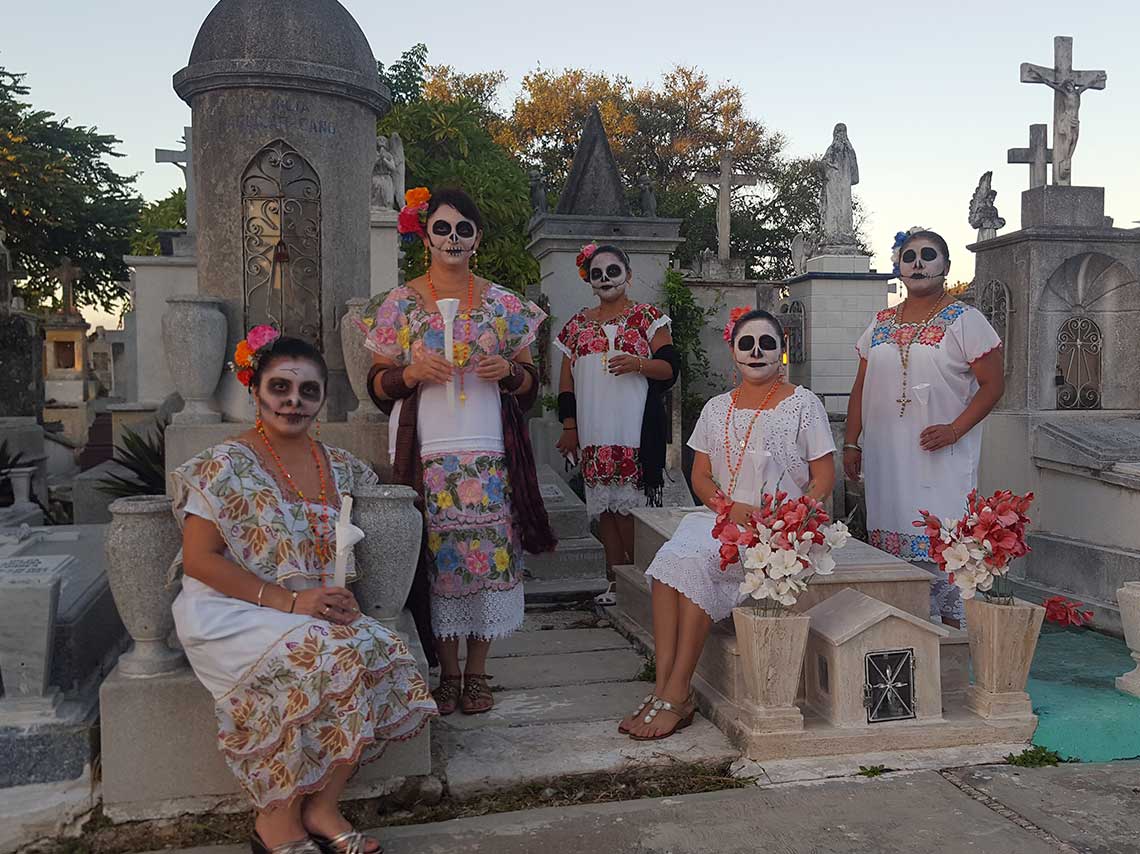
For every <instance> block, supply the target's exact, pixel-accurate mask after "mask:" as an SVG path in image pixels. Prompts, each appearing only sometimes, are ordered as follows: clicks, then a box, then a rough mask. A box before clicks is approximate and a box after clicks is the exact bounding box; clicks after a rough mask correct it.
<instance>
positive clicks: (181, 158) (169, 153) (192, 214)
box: [154, 127, 198, 234]
mask: <svg viewBox="0 0 1140 854" xmlns="http://www.w3.org/2000/svg"><path fill="white" fill-rule="evenodd" d="M182 132H183V136H182V150H181V151H173V150H171V149H169V148H156V149H155V150H154V162H155V163H173V164H174V165H175V166H177V167H178V168H179V169H181V170H182V175H183V176H184V177H185V179H186V231H187V233H189V234H196V233H197V232H198V204H197V197H196V194H195V192H194V157H193V150H192V148H191V146H192V145H193V128H189V127H186V128H183V129H182Z"/></svg>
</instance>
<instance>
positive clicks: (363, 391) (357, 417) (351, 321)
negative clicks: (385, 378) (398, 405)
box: [340, 297, 383, 421]
mask: <svg viewBox="0 0 1140 854" xmlns="http://www.w3.org/2000/svg"><path fill="white" fill-rule="evenodd" d="M368 303H369V300H368V298H367V297H353V298H352V299H350V300H348V301H346V302H345V307H346V309H347V311H345V313H344V316H343V317H341V319H340V349H341V352H342V353H343V354H344V369H345V371H346V372H347V373H348V384H349V385H350V386H352V393H353V394H355V395H356V400H357V404H356V408H355V409H353V410H351V411H350V412H349V413H348V420H349V421H382V420H383V416H382V415H381V414H380V412H379V411H378V410H377V409H376V407H375V406H373V405H372V398H371V397H370V396H369V394H368V371H369V369H370V368H371V367H372V353H371V351H369V350H368V348H366V347H365V346H364V336H365V332H364V330H363V329H361V328H360V324H359V323H357V320H358V319H359V318H360V312H361V310H362V309H363V308H364V306H366V305H368Z"/></svg>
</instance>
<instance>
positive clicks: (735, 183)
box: [693, 149, 760, 261]
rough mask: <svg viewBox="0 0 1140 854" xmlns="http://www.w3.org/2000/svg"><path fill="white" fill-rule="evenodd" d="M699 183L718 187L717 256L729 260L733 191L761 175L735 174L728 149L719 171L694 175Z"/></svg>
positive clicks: (751, 182)
mask: <svg viewBox="0 0 1140 854" xmlns="http://www.w3.org/2000/svg"><path fill="white" fill-rule="evenodd" d="M693 177H694V178H695V179H696V180H697V182H698V183H701V184H708V185H709V186H712V187H716V188H717V191H716V248H717V258H718V259H719V260H721V261H727V260H729V242H728V237H729V221H730V210H731V202H732V191H733V190H735V189H737V188H739V187H752V186H755V185H756V184H759V183H760V176H759V175H734V174H733V173H732V152H730V151H728V150H727V149H726V150H724V151H722V152H721V153H720V171H719V172H698V173H697V174H696V175H695V176H693Z"/></svg>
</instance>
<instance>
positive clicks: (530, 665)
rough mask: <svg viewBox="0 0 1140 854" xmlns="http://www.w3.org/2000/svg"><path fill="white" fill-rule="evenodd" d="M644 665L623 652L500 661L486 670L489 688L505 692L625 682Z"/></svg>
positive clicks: (617, 650)
mask: <svg viewBox="0 0 1140 854" xmlns="http://www.w3.org/2000/svg"><path fill="white" fill-rule="evenodd" d="M644 663H645V662H644V660H643V659H642V657H641V656H640V655H638V654H637V653H635V652H634V651H633V650H631V649H628V648H626V649H610V650H604V651H600V652H576V653H569V654H566V655H529V656H523V657H518V658H500V659H496V660H495V663H494V664H492V665H488V669H489V670H491V671H492V672H493V675H494V677H495V679H494V681H493V682H492V683H491V684H492V686H493V687H495V688H499V689H502V690H504V691H505V690H513V689H516V688H546V687H549V686H552V685H586V684H589V683H593V682H627V681H629V680H631V679H633V677H634V676H636V675H637V672H638V671H639V670H641V668H642V665H643V664H644Z"/></svg>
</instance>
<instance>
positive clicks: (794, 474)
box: [619, 309, 835, 740]
mask: <svg viewBox="0 0 1140 854" xmlns="http://www.w3.org/2000/svg"><path fill="white" fill-rule="evenodd" d="M724 337H725V340H726V341H727V342H729V345H730V346H731V347H732V358H733V362H734V364H735V365H736V370H737V371H738V372H739V373H740V375H741V376H742V378H743V379H742V382H741V383H740V385H738V386H737V387H736V388H735V389H733V390H732V391H731V392H729V393H727V394H721V395H717V396H716V397H714V398H712V399H711V400H709V402H708V403H706V404H705V407H704V409H703V410H701V415H700V418H699V419H698V420H697V426H696V428H695V429H694V430H693V434H692V436H691V437H690V438H689V447H690V448H692V449H693V451H694V458H693V470H692V485H693V491H694V492H695V493H696V494H697V497H698V498H699V499H700V500H701V501H702V503H704V504H705V506H706V507H708V508H709V509H708V510H707V511H701V512H696V513H689V514H687V515H686V516H685V518H684V520H683V521H682V522H681V524H680V525H678V527H677V531H676V533H674V534H673V537H672V538H671V539H670V540H669V541H668V542H667V543H665V544H664V545H663V546H662V547H661V548H660V549H659V550H658V552H657V555H656V556H655V557H654V558H653V562H652V563H650V565H649V569H648V570H647V571H646V573H645V574H646V575H647V576H649V577H650V578H652V579H653V594H652V595H653V644H654V649H655V652H656V657H657V684H656V687H655V688H654V690H653V693H652V694H651V695H649V696H648V697H646V698H645V700H644V701H643V702H642V704H641V706H640V707H639V708H638V709H637V710H636V711H635V712H634V713H633V714H631V715H629V716H628V717H627V718H625V719H624V720H623V721H622V722H621V725H620V727H619V730H620V731H622V732H628V733H630V735H631V737H632V738H634V739H638V740H651V739H658V738H666V737H668V736H670V735H672V734H673V733H674V732H676V731H677V730H678V729H680V728H682V727H684V726H686V725H688V723H689V722H691V721H692V714H693V708H694V704H693V700H692V698H691V696H690V683H691V681H692V678H693V672H694V670H695V669H696V666H697V661H698V660H699V659H700V656H701V650H702V649H703V647H704V643H705V639H706V638H707V637H708V633H709V629H710V628H711V627H712V624H713V623H714V622H718V621H720V620H724V619H727V618H728V617H730V616H731V615H732V609H733V608H734V607H735V606H736V605H737V604H738V603H739V602H740V601H741V600H742V598H743V596H742V595H741V593H740V583H741V582H742V581H743V580H744V569H743V567H742V566H741V565H740V564H739V563H737V564H735V565H732V566H729V567H728V568H727V569H725V570H721V568H720V545H721V544H720V542H719V541H718V540H717V539H716V538H715V537H714V536H713V534H712V530H713V526H714V524H715V523H716V513H715V512H713V510H712V508H713V507H714V506H719V500H718V498H719V496H718V493H719V494H721V495H723V496H726V497H727V498H728V499H729V500H730V501H731V502H733V504H732V506H731V509H730V514H731V516H732V518H733V520H735V521H736V522H738V523H740V522H743V521H744V519H745V518H746V517H747V515H748V514H749V513H750V512H752V511H754V510H755V509H757V506H758V505H759V504H760V501H761V498H762V496H763V495H764V494H766V493H768V494H774V493H775V492H776V491H777V489H778V490H780V491H782V492H786V493H787V494H788V495H789V496H790V497H792V498H798V497H800V496H802V495H810V496H811V497H812V498H815V499H817V500H821V501H822V500H823V499H824V498H825V497H826V496H827V495H829V494H830V493H831V487H832V485H833V483H834V481H835V469H834V464H833V462H832V455H833V454H834V453H835V442H834V440H833V439H832V436H831V427H830V425H829V423H828V418H827V411H826V410H825V409H824V407H823V403H822V402H821V401H820V399H819V398H818V397H816V396H815V395H814V394H812V393H811V392H810V391H808V390H807V389H805V388H802V387H799V386H793V385H790V384H788V383H786V382H785V381H784V377H783V353H784V345H783V330H782V329H781V328H780V323H779V321H777V320H776V318H774V317H773V316H772V315H771V314H769V313H768V312H766V311H759V310H752V311H747V310H744V309H736V310H734V312H733V314H732V315H731V317H730V319H729V322H728V325H727V326H726V327H725V336H724Z"/></svg>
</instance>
